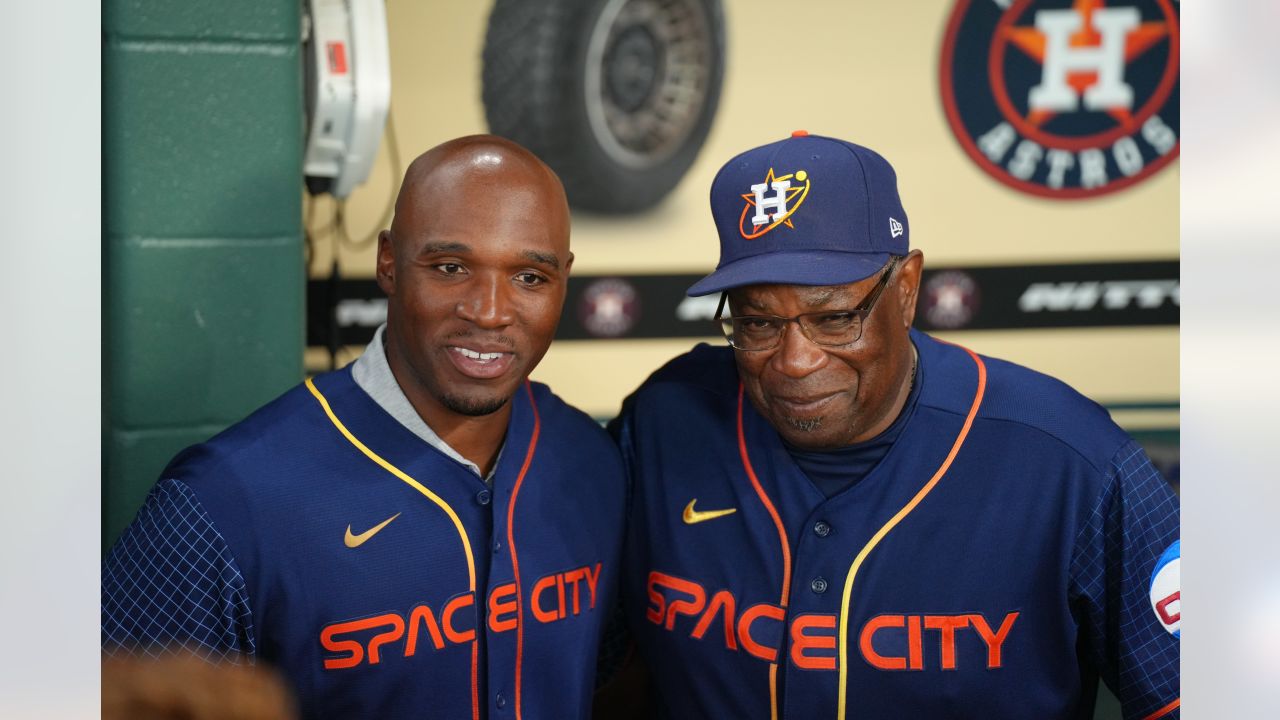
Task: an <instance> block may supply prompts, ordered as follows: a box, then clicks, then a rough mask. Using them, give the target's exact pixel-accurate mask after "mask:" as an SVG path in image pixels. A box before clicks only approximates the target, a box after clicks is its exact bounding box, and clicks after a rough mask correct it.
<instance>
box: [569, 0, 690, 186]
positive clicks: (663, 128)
mask: <svg viewBox="0 0 1280 720" xmlns="http://www.w3.org/2000/svg"><path fill="white" fill-rule="evenodd" d="M713 44H714V43H713V39H712V30H711V26H710V22H709V21H708V18H707V16H706V14H705V13H704V12H703V9H702V5H701V2H700V0H609V2H608V3H607V4H606V5H605V7H604V9H603V10H602V11H601V12H600V15H599V17H598V18H597V19H596V22H595V25H594V26H593V27H592V29H591V36H590V39H589V41H588V44H587V62H586V73H585V80H586V105H587V118H588V120H589V122H590V126H591V132H592V134H593V135H594V136H595V138H596V141H597V142H598V143H599V145H600V147H601V148H603V149H604V151H605V153H606V154H608V155H609V157H610V158H611V159H613V160H614V161H615V162H617V163H618V164H620V165H623V166H625V167H629V168H634V169H640V170H643V169H648V168H651V167H654V166H656V165H658V164H660V163H662V162H663V161H665V160H667V159H668V158H670V157H671V156H672V155H674V154H675V153H676V151H677V150H679V149H680V147H682V146H683V145H684V143H685V141H686V140H688V139H689V136H690V135H691V134H692V133H693V130H694V128H695V127H696V126H697V124H698V118H699V116H701V114H702V109H703V106H704V105H705V104H706V101H707V91H708V88H709V85H710V78H711V64H712V58H713V52H712V48H713Z"/></svg>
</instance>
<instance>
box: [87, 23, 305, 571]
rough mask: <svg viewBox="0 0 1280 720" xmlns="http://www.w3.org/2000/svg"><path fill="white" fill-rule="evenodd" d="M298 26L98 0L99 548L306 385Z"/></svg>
mask: <svg viewBox="0 0 1280 720" xmlns="http://www.w3.org/2000/svg"><path fill="white" fill-rule="evenodd" d="M299 15H300V2H299V0H220V1H219V2H214V3H193V2H187V1H185V0H106V1H105V2H104V5H103V61H102V65H103V93H102V150H103V182H102V192H103V199H102V200H103V203H102V207H103V251H102V258H103V294H104V297H103V348H102V353H103V373H104V376H103V394H104V399H103V455H104V457H103V468H104V471H103V472H104V475H103V485H102V509H103V523H102V528H103V543H104V547H107V546H109V544H110V543H111V542H113V541H114V539H115V537H116V536H117V535H118V534H119V533H120V531H121V530H122V529H123V527H124V526H125V525H126V524H127V523H128V522H129V520H130V519H132V517H133V515H134V513H135V512H136V511H137V509H138V507H139V505H140V504H141V502H142V500H143V498H144V497H145V495H146V492H147V490H148V488H150V486H151V485H152V484H153V483H154V482H155V481H156V480H157V477H158V475H159V473H160V471H161V470H162V469H163V468H164V465H165V463H166V462H167V461H168V460H169V458H171V457H172V456H173V455H174V454H175V453H176V452H178V451H179V450H181V449H182V448H183V447H185V446H187V445H190V444H192V443H195V442H199V441H201V440H204V439H206V438H208V437H210V436H211V435H213V434H214V433H216V432H218V431H219V430H221V429H222V428H224V427H226V426H227V425H228V424H230V423H232V422H235V421H236V420H239V419H240V418H242V417H244V416H245V415H246V414H248V413H249V412H250V411H252V410H253V409H254V408H255V407H257V406H259V405H261V404H262V403H264V402H266V401H268V400H270V399H271V398H272V397H274V396H276V395H278V394H279V393H281V392H282V391H284V390H285V389H287V388H288V387H290V386H291V385H293V384H294V383H296V382H298V381H299V380H300V379H301V378H302V350H303V337H304V336H303V330H304V327H303V317H304V315H303V312H304V298H303V293H304V288H305V285H304V282H305V281H304V269H303V264H302V220H301V218H302V213H301V190H300V188H301V181H302V147H303V137H302V134H303V110H302V106H303V99H302V65H301V40H300V19H299ZM85 111H86V112H92V108H88V107H86V108H85ZM73 172H74V169H72V168H68V176H70V175H72V173H73Z"/></svg>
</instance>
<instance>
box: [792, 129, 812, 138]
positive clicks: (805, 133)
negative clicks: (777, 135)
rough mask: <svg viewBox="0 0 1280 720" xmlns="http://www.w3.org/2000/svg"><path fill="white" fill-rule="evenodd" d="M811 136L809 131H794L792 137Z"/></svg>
mask: <svg viewBox="0 0 1280 720" xmlns="http://www.w3.org/2000/svg"><path fill="white" fill-rule="evenodd" d="M808 134H809V131H808V130H792V131H791V137H805V136H806V135H808Z"/></svg>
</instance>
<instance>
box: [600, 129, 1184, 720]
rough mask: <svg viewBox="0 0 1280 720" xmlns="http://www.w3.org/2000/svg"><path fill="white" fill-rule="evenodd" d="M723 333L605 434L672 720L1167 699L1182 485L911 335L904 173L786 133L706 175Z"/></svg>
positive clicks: (998, 373) (633, 604)
mask: <svg viewBox="0 0 1280 720" xmlns="http://www.w3.org/2000/svg"><path fill="white" fill-rule="evenodd" d="M711 208H712V215H713V216H714V219H715V223H716V228H717V230H718V232H719V236H720V246H721V256H720V264H719V266H718V267H717V268H716V270H715V272H713V273H711V274H710V275H708V276H707V277H705V278H703V279H702V280H701V281H699V282H697V283H696V284H694V286H693V287H692V288H690V290H689V294H690V295H695V296H696V295H708V294H712V293H723V295H722V297H721V302H720V309H719V311H718V312H717V320H716V322H717V324H718V325H719V326H720V327H721V328H722V329H723V331H724V335H725V338H726V340H727V341H728V345H729V347H708V346H705V345H703V346H699V347H697V348H694V350H693V351H691V352H690V353H688V354H686V355H683V356H681V357H679V358H676V359H675V360H673V361H672V362H670V363H669V364H668V365H667V366H665V367H664V368H662V369H661V370H659V371H658V372H656V373H655V374H654V375H653V376H652V377H651V378H650V379H649V380H648V381H646V382H645V383H644V385H643V386H641V388H640V389H639V390H637V391H636V392H635V393H634V394H633V395H632V396H631V397H630V398H628V400H627V401H626V403H625V404H624V406H623V411H622V414H621V415H620V416H619V417H618V418H617V419H616V420H615V421H614V422H613V423H612V424H611V426H610V429H611V431H612V433H613V434H614V436H615V438H617V439H618V441H619V444H620V445H621V447H622V452H623V456H624V458H625V460H626V462H627V464H628V466H629V470H630V481H631V490H630V492H631V498H630V503H629V507H630V518H631V522H630V527H629V530H628V533H629V536H628V541H627V542H628V547H627V551H626V569H625V572H624V579H623V587H622V595H623V598H624V604H625V606H626V611H627V612H626V614H627V617H628V622H629V626H630V629H631V632H632V634H633V635H634V637H635V639H636V643H637V646H638V649H639V651H640V652H639V656H640V657H641V658H642V659H643V660H644V662H645V664H646V665H647V666H648V671H649V675H650V677H651V681H652V689H653V694H652V699H653V702H654V704H655V705H656V714H657V715H659V716H661V717H670V718H706V717H716V718H720V717H734V718H761V719H762V720H763V719H772V718H778V717H789V718H801V717H803V718H810V717H814V718H823V717H826V718H839V719H843V718H860V719H862V718H902V717H914V718H943V717H945V718H962V717H963V718H968V717H972V718H1024V717H1038V718H1081V717H1090V716H1091V714H1092V711H1093V706H1094V698H1095V693H1096V690H1097V681H1098V679H1099V677H1101V679H1103V680H1104V681H1105V682H1106V683H1107V685H1108V686H1110V687H1111V689H1112V690H1113V691H1115V693H1116V694H1117V695H1118V696H1119V698H1120V700H1121V703H1122V706H1123V709H1124V714H1125V717H1127V718H1156V717H1176V716H1177V714H1178V709H1177V708H1178V705H1179V700H1178V698H1179V670H1178V662H1179V639H1178V638H1179V630H1178V628H1179V622H1178V621H1179V617H1180V613H1179V598H1180V594H1179V587H1178V563H1179V541H1178V537H1179V532H1178V502H1177V498H1176V497H1175V496H1174V494H1173V492H1172V491H1171V490H1170V488H1169V486H1168V485H1167V484H1166V483H1165V481H1164V480H1163V479H1162V478H1161V477H1160V476H1159V474H1158V473H1157V472H1156V471H1155V469H1154V468H1153V467H1152V466H1151V463H1150V461H1149V460H1148V459H1147V457H1146V456H1145V454H1144V453H1143V451H1142V449H1141V448H1140V447H1139V446H1138V444H1137V443H1136V442H1135V441H1134V440H1133V439H1132V438H1131V437H1129V436H1128V435H1127V434H1126V433H1125V432H1124V431H1123V430H1121V429H1120V428H1119V427H1117V426H1116V425H1115V423H1114V422H1112V420H1111V418H1110V417H1109V416H1108V415H1107V412H1106V411H1105V410H1104V409H1103V408H1101V407H1100V406H1098V405H1097V404H1095V403H1093V402H1092V401H1090V400H1089V399H1087V398H1085V397H1083V396H1081V395H1080V394H1078V393H1077V392H1075V391H1074V390H1072V389H1071V388H1069V387H1067V386H1066V385H1064V384H1063V383H1061V382H1059V381H1057V380H1054V379H1053V378H1050V377H1046V376H1044V375H1041V374H1038V373H1036V372H1034V371H1031V370H1028V369H1026V368H1023V367H1019V366H1017V365H1013V364H1011V363H1008V362H1004V361H1001V360H997V359H993V358H987V357H983V356H981V355H978V354H977V353H975V352H973V351H971V350H969V349H966V348H963V347H959V346H956V345H951V344H947V343H944V342H941V341H939V340H936V339H934V338H932V337H930V336H928V335H926V334H924V333H922V332H919V331H916V330H913V329H912V328H911V324H912V320H913V318H914V316H915V309H916V299H917V295H918V291H919V287H920V275H921V271H922V268H923V264H924V258H923V255H922V254H921V253H920V251H919V250H911V249H910V246H909V242H908V241H909V237H910V233H909V224H908V222H907V215H906V212H905V211H904V210H903V208H902V204H901V201H900V199H899V197H898V190H897V178H896V175H895V173H894V171H893V169H892V167H891V166H890V165H889V163H888V162H887V161H886V160H885V159H884V158H883V157H881V156H880V155H879V154H877V153H875V152H873V151H872V150H869V149H867V148H865V147H862V146H860V145H855V144H853V143H850V142H846V141H843V140H837V139H834V138H826V137H818V136H810V135H808V134H807V133H805V132H803V131H797V132H796V133H794V134H793V135H792V136H791V137H790V138H788V139H785V140H782V141H779V142H775V143H772V144H769V145H765V146H763V147H759V148H755V149H753V150H749V151H747V152H745V153H743V154H741V155H738V156H737V157H735V158H733V159H732V160H730V161H729V162H728V163H727V164H725V166H724V167H723V168H722V169H721V170H720V172H719V174H717V176H716V178H715V180H714V182H713V184H712V188H711Z"/></svg>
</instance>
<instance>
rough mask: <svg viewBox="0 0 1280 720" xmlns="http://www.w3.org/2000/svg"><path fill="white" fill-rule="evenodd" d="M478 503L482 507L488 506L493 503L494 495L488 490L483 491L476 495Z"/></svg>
mask: <svg viewBox="0 0 1280 720" xmlns="http://www.w3.org/2000/svg"><path fill="white" fill-rule="evenodd" d="M476 502H477V503H479V504H480V505H488V504H489V503H490V502H493V494H492V493H490V492H489V491H488V490H481V491H480V492H478V493H476Z"/></svg>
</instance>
